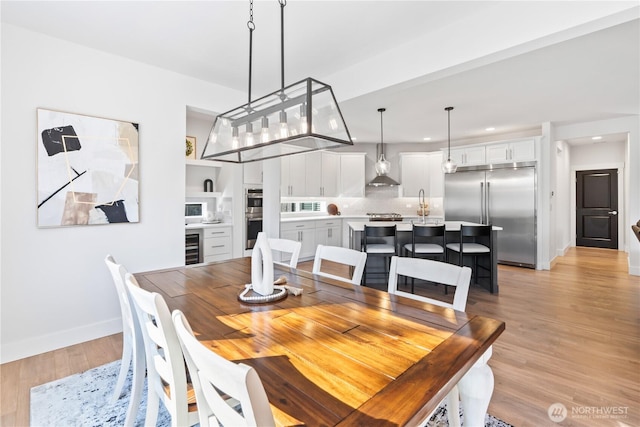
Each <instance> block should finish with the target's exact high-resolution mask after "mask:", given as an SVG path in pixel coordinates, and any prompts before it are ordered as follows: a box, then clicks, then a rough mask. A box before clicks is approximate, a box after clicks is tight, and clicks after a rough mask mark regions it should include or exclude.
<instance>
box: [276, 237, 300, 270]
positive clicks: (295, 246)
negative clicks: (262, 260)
mask: <svg viewBox="0 0 640 427" xmlns="http://www.w3.org/2000/svg"><path fill="white" fill-rule="evenodd" d="M269 247H271V252H279V253H280V257H283V258H285V259H286V258H287V256H290V258H289V262H288V263H286V262H282V261H276V259H280V257H277V256H274V261H273V263H274V264H278V265H283V266H285V267H291V268H296V267H297V266H298V258H299V257H300V249H302V243H300V242H297V241H295V240H289V239H277V238H269ZM274 255H275V254H274Z"/></svg>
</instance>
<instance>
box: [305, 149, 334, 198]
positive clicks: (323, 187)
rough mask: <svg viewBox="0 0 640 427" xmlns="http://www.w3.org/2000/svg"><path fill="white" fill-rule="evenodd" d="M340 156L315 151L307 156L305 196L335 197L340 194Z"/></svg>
mask: <svg viewBox="0 0 640 427" xmlns="http://www.w3.org/2000/svg"><path fill="white" fill-rule="evenodd" d="M339 162H340V158H339V155H338V154H336V153H331V152H329V151H315V152H312V153H307V154H306V155H305V163H306V168H307V174H306V194H305V196H319V197H333V196H336V195H337V194H338V174H339Z"/></svg>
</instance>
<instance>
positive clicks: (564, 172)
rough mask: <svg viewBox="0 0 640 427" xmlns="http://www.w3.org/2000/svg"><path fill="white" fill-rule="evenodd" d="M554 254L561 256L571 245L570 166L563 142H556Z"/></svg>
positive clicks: (565, 144) (567, 148)
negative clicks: (569, 213)
mask: <svg viewBox="0 0 640 427" xmlns="http://www.w3.org/2000/svg"><path fill="white" fill-rule="evenodd" d="M555 155H556V183H557V186H556V194H555V196H556V210H555V214H554V218H555V221H556V236H555V239H554V240H555V245H556V254H555V256H562V255H564V254H565V252H566V251H567V249H569V247H570V246H571V245H572V242H571V234H572V233H571V221H570V218H569V215H567V212H571V209H572V207H571V185H572V182H573V181H571V172H570V171H571V165H570V148H569V145H568V144H567V143H566V142H565V141H557V142H556V152H555Z"/></svg>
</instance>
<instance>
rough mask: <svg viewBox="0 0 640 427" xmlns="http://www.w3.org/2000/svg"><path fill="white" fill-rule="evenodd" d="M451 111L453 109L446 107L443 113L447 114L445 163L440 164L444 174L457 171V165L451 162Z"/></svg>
mask: <svg viewBox="0 0 640 427" xmlns="http://www.w3.org/2000/svg"><path fill="white" fill-rule="evenodd" d="M451 110H453V107H446V108H445V111H446V112H447V135H448V136H447V161H446V162H444V163H442V172H444V173H455V172H456V170H457V169H458V165H456V164H455V162H454V161H453V160H451Z"/></svg>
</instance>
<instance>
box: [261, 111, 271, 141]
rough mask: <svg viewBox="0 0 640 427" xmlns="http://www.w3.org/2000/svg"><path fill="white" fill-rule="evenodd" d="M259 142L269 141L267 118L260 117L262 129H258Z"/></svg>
mask: <svg viewBox="0 0 640 427" xmlns="http://www.w3.org/2000/svg"><path fill="white" fill-rule="evenodd" d="M260 142H262V143H265V142H269V119H268V118H266V117H263V118H262V131H260Z"/></svg>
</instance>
